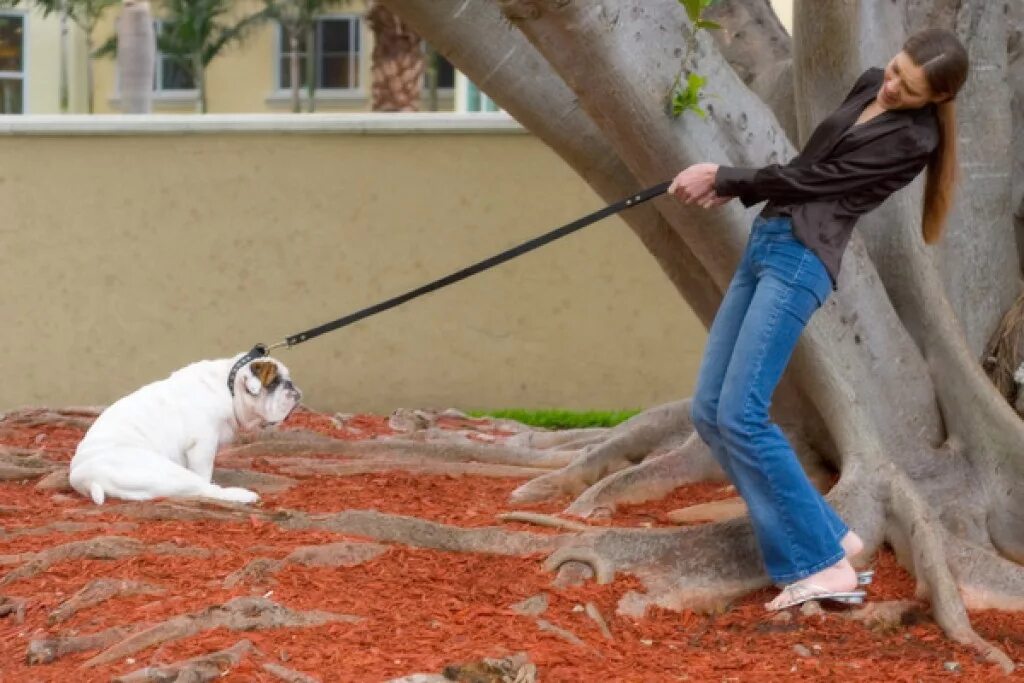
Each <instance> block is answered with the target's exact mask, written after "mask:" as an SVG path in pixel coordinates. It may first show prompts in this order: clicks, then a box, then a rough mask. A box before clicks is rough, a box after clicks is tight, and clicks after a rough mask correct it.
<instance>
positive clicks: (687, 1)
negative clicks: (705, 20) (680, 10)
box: [679, 0, 702, 22]
mask: <svg viewBox="0 0 1024 683" xmlns="http://www.w3.org/2000/svg"><path fill="white" fill-rule="evenodd" d="M679 2H680V4H682V6H683V7H684V8H686V16H688V17H689V18H690V21H694V22H696V21H698V20H699V19H700V11H701V9H702V7H701V2H702V0H679Z"/></svg>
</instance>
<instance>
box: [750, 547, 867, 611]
mask: <svg viewBox="0 0 1024 683" xmlns="http://www.w3.org/2000/svg"><path fill="white" fill-rule="evenodd" d="M858 540H859V539H858ZM862 547H863V544H862ZM857 585H858V582H857V572H855V571H854V569H853V565H851V564H850V561H849V560H847V559H846V558H843V559H841V560H839V562H836V563H835V564H834V565H832V566H831V567H826V568H825V569H822V570H821V571H820V572H817V573H816V574H811V575H810V576H806V577H804V578H802V579H800V580H799V581H797V582H795V583H792V584H790V585H788V586H786V587H785V588H783V589H782V592H781V593H779V594H778V595H777V596H775V599H774V600H772V601H771V602H769V603H766V604H765V609H768V610H773V611H774V610H780V609H785V608H786V607H790V606H792V605H794V604H799V603H801V602H806V601H807V600H814V599H816V597H820V598H830V597H831V598H832V599H836V597H837V596H840V597H839V599H841V600H844V601H853V600H856V601H857V602H859V601H861V600H863V595H864V594H863V592H862V591H857V590H856V588H857ZM858 596H859V599H857V598H858Z"/></svg>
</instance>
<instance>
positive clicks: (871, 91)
mask: <svg viewBox="0 0 1024 683" xmlns="http://www.w3.org/2000/svg"><path fill="white" fill-rule="evenodd" d="M883 75H884V72H883V71H882V69H878V68H872V69H868V70H867V71H865V72H864V73H863V74H861V76H860V78H858V79H857V82H856V83H855V84H854V86H853V90H851V91H850V94H849V95H847V96H846V99H845V100H844V101H843V103H842V104H841V105H840V106H839V108H838V109H836V110H835V111H834V112H833V113H832V114H831V115H830V116H829V117H828V118H826V119H825V120H824V121H822V122H821V124H820V125H819V126H818V127H817V128H816V129H815V130H814V132H813V133H812V134H811V138H810V140H808V141H807V145H806V147H804V150H803V151H802V152H801V153H800V154H799V155H798V156H797V157H796V158H794V159H793V160H792V161H791V162H789V163H788V164H786V165H785V166H780V165H778V164H772V165H770V166H765V167H764V168H758V169H754V168H735V167H731V166H720V167H719V169H718V175H717V176H716V177H715V192H716V193H718V194H719V195H720V196H723V197H739V199H740V201H741V202H743V205H744V206H751V205H753V204H757V203H758V202H762V201H764V200H766V199H767V200H768V204H767V206H765V208H764V210H763V211H762V213H761V215H762V216H765V217H773V216H791V217H792V219H793V234H794V236H795V237H796V238H797V239H798V240H799V241H800V242H801V243H803V244H804V245H805V246H806V247H807V248H808V249H810V250H811V251H813V252H814V253H815V254H817V255H818V257H819V258H820V259H821V260H822V262H823V263H824V264H825V267H826V269H828V272H829V275H831V277H832V286H833V287H835V286H836V280H837V278H838V276H839V265H840V262H841V261H842V258H843V252H844V251H845V250H846V245H847V243H848V242H849V241H850V235H851V233H852V232H853V226H854V224H855V223H856V222H857V218H858V217H860V216H861V215H862V214H864V213H867V212H868V211H870V210H872V209H874V208H875V207H876V206H878V205H879V204H881V203H882V202H883V201H885V199H886V198H887V197H888V196H889V195H890V194H892V193H893V192H895V191H896V190H898V189H900V188H901V187H903V186H904V185H906V184H907V183H909V182H910V181H911V180H913V179H914V178H915V177H916V176H917V174H918V173H920V172H921V170H922V169H924V167H925V166H926V165H927V163H928V160H929V158H931V155H932V153H933V152H934V151H935V148H936V147H937V146H938V143H939V129H938V119H937V118H936V113H935V106H934V105H932V104H929V105H925V106H924V107H921V108H920V109H901V110H887V111H884V112H882V113H881V114H878V115H877V116H875V117H874V118H873V119H871V120H870V121H866V122H864V123H861V124H856V121H857V118H858V117H859V116H860V115H861V113H862V112H863V111H864V109H865V107H867V106H868V104H870V102H871V101H872V100H873V99H875V96H876V95H877V94H878V89H879V87H880V86H881V84H882V79H883Z"/></svg>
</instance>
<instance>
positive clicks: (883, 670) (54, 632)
mask: <svg viewBox="0 0 1024 683" xmlns="http://www.w3.org/2000/svg"><path fill="white" fill-rule="evenodd" d="M442 426H444V425H442ZM458 426H459V425H457V424H452V425H449V427H451V428H457V427H458ZM477 426H478V427H479V426H480V425H479V424H478V425H477ZM285 428H291V429H297V428H304V429H315V430H317V431H318V432H320V433H322V434H325V435H328V436H331V437H333V438H337V439H357V438H364V439H365V438H372V437H374V436H376V435H378V434H383V433H387V432H388V427H387V419H386V418H385V417H382V416H372V415H363V416H356V417H355V418H352V419H349V420H348V421H347V422H345V423H344V428H342V427H339V426H338V424H337V423H335V422H333V421H332V420H331V418H330V416H327V415H320V414H316V413H309V412H302V413H297V414H295V415H293V416H292V417H291V418H289V421H288V422H287V423H286V425H285ZM485 432H486V429H483V430H482V433H485ZM494 433H496V434H499V435H500V432H497V431H495V432H494ZM82 434H83V431H82V429H80V428H77V427H75V426H68V425H65V426H54V425H52V424H42V425H34V426H33V425H27V426H26V425H11V424H4V423H3V422H0V444H2V445H4V446H8V447H14V448H20V449H32V450H36V451H41V452H42V454H43V455H44V456H45V458H47V459H48V460H50V461H53V462H57V463H66V462H67V461H69V460H70V458H71V455H72V454H73V452H74V448H75V445H76V444H77V442H78V440H79V439H80V438H81V436H82ZM303 457H308V458H319V459H322V460H324V461H328V460H329V461H331V462H339V461H344V457H343V456H339V455H337V454H334V455H327V454H319V455H318V454H315V453H313V454H304V456H303ZM275 463H277V464H275ZM231 464H232V463H230V462H227V463H224V462H219V465H231ZM235 464H236V465H237V464H238V463H235ZM246 464H247V466H248V468H249V469H251V470H253V471H256V472H262V473H265V474H280V470H281V465H280V462H279V461H276V460H275V461H274V462H271V461H270V460H268V459H266V458H259V457H257V458H251V459H250V460H249V461H247V463H246ZM47 471H49V470H47ZM41 473H42V474H45V472H41ZM288 476H289V477H290V478H291V479H294V480H295V482H294V485H292V486H291V487H290V488H286V489H282V490H279V491H277V492H270V493H263V495H262V500H261V502H260V503H259V504H258V505H257V506H256V511H254V514H246V513H243V514H242V515H241V516H239V515H235V516H233V517H230V518H225V519H216V518H211V519H202V518H200V519H146V518H145V517H144V516H140V515H137V514H125V513H124V508H122V509H121V511H118V510H117V506H118V501H108V502H107V504H106V505H104V506H102V507H100V508H97V507H96V506H94V505H93V504H92V502H91V501H88V500H86V499H84V498H82V497H80V496H78V495H77V494H76V493H74V492H73V491H69V490H66V489H65V490H61V489H59V488H58V489H56V490H54V489H49V490H45V489H40V488H37V484H38V482H39V481H40V479H41V475H40V476H39V477H31V478H26V479H20V480H13V481H0V574H3V575H5V576H4V578H3V579H0V615H3V616H0V681H4V682H7V681H33V682H35V681H76V682H77V681H109V680H111V679H114V678H116V677H119V676H126V675H127V674H130V673H131V672H136V671H138V670H140V669H143V668H145V667H159V666H162V665H166V664H170V663H173V662H180V661H181V660H187V659H189V658H193V657H197V656H201V655H205V654H208V653H211V652H215V651H220V650H225V649H227V648H230V647H232V646H235V645H236V644H238V643H239V642H240V641H243V640H247V641H249V644H248V645H247V644H243V645H242V646H240V648H241V650H239V651H240V652H241V653H242V654H241V655H240V656H237V657H235V661H233V662H232V663H227V664H225V663H223V662H222V663H221V664H219V665H217V666H216V667H215V670H216V671H217V672H222V674H221V675H219V676H218V678H220V679H221V680H225V681H278V680H296V681H297V680H309V679H302V678H301V677H298V676H297V675H293V674H295V672H299V673H302V674H305V675H307V676H309V677H312V679H314V680H321V681H325V682H326V681H339V682H341V681H359V682H369V683H379V682H383V681H387V680H390V679H393V678H398V677H401V676H407V675H410V674H414V673H433V674H439V673H440V672H441V671H442V669H443V668H444V667H445V666H446V665H450V664H457V663H466V662H472V661H476V660H480V659H481V658H484V657H488V658H501V657H505V656H508V655H512V654H514V653H520V652H522V653H525V654H526V656H527V657H528V659H529V661H530V662H532V663H533V664H534V665H535V666H536V670H537V680H540V681H544V682H545V683H547V682H562V681H566V682H575V681H645V682H646V681H774V680H787V681H801V680H843V681H878V680H886V681H933V680H935V681H937V680H954V679H959V680H964V681H987V680H1024V614H1022V613H1014V612H999V611H984V612H976V613H972V619H973V622H974V624H975V626H976V628H977V630H978V632H979V634H980V635H981V636H982V637H984V638H986V639H988V640H990V641H992V642H994V643H995V644H997V645H999V646H1001V647H1002V648H1004V651H1005V652H1006V653H1007V654H1008V655H1009V656H1010V657H1011V658H1012V659H1013V660H1014V661H1015V662H1018V667H1020V668H1018V670H1017V672H1016V673H1015V674H1012V675H1011V676H1009V677H1007V676H1005V675H1004V674H1003V673H1002V672H1001V671H999V670H998V669H997V668H996V667H994V666H992V665H989V664H986V663H984V662H982V661H980V660H979V659H978V658H977V657H976V656H975V654H974V653H973V652H971V651H969V650H967V649H966V648H963V647H960V646H958V645H955V644H953V643H951V642H950V641H949V640H948V639H946V637H945V636H944V635H943V634H942V633H941V632H940V631H939V629H938V628H937V627H936V626H935V624H934V622H933V621H932V620H931V618H930V616H929V614H928V608H927V605H925V604H919V605H917V606H915V607H912V608H910V609H904V610H902V617H901V618H900V619H899V620H898V621H897V622H896V623H891V622H886V623H870V622H861V621H856V620H852V619H849V618H847V616H846V615H847V612H837V611H832V610H828V611H825V612H823V613H814V610H805V611H804V612H801V611H800V610H798V609H794V610H791V611H790V612H789V613H788V616H782V617H779V616H773V615H770V614H766V613H765V612H764V610H763V608H762V604H763V603H764V601H765V600H766V599H768V598H770V597H771V594H772V591H770V590H767V589H766V590H764V591H759V592H757V593H755V594H751V595H749V596H747V597H745V598H743V599H742V600H739V601H737V602H735V603H734V604H732V605H730V606H729V607H728V608H727V609H726V610H724V611H723V612H721V613H718V614H698V613H693V612H683V613H677V612H670V611H666V610H658V609H652V610H648V612H647V614H646V615H645V616H644V617H643V618H639V619H637V618H633V617H626V616H620V615H617V614H616V605H617V603H618V601H619V599H620V598H621V597H622V596H623V594H624V593H626V592H628V591H633V590H642V586H641V584H640V582H639V581H638V580H636V579H635V578H633V577H630V576H623V575H619V576H617V577H616V579H615V581H613V582H612V583H610V584H608V585H603V586H600V585H596V584H595V583H594V582H592V581H590V582H587V583H586V584H584V585H582V586H576V587H556V586H553V585H552V579H553V575H552V574H550V573H548V572H546V571H545V570H544V569H543V568H542V566H541V561H542V560H543V554H537V555H536V556H530V557H515V556H505V555H496V554H490V555H485V554H465V553H455V552H442V551H439V550H432V549H425V548H417V547H409V546H405V545H400V544H395V543H386V542H382V541H379V540H375V539H367V538H365V537H363V538H361V537H359V536H354V535H345V534H340V533H333V532H330V531H325V530H323V529H295V528H285V526H284V525H282V524H280V523H278V521H277V520H278V519H279V518H278V517H273V516H268V515H264V514H255V512H258V511H263V512H270V511H280V510H292V511H304V512H307V513H336V512H341V511H345V510H377V511H379V512H381V513H389V514H395V515H408V516H414V517H418V518H421V519H425V520H431V521H434V522H441V523H444V524H450V525H456V526H460V527H488V526H501V527H502V528H504V529H515V530H520V531H528V532H531V533H533V534H537V535H541V534H554V533H558V532H557V531H556V530H553V529H548V528H542V527H537V526H531V525H527V524H521V523H513V524H503V523H501V522H499V521H497V520H496V515H497V514H499V513H501V512H506V511H508V510H510V509H511V508H510V506H509V504H508V503H507V499H508V494H509V493H510V492H511V491H512V490H513V489H514V488H515V487H516V486H518V485H519V484H520V483H522V480H521V479H512V478H488V477H481V476H450V475H436V474H435V475H424V474H416V475H414V474H409V473H405V472H401V471H386V472H373V473H363V474H356V475H350V476H340V475H338V474H324V473H312V474H308V475H297V474H294V473H289V474H288ZM732 495H734V494H733V493H732V492H731V491H729V490H728V488H727V487H723V486H722V485H721V484H708V485H694V486H688V487H683V488H680V489H678V490H676V491H675V492H674V493H673V495H671V496H670V497H669V498H666V499H665V500H662V501H658V502H656V503H650V504H643V505H636V506H631V507H628V508H626V509H622V510H619V511H618V512H617V513H616V514H615V516H614V517H613V518H611V519H608V520H601V521H600V522H594V523H595V524H602V525H615V526H669V525H671V524H672V523H671V522H670V521H669V520H668V518H667V516H666V514H667V513H668V512H669V511H671V510H675V509H678V508H683V507H686V506H688V505H692V504H695V503H700V502H706V501H711V500H716V499H722V498H726V497H730V496H732ZM567 503H568V501H567V500H562V501H555V502H552V503H546V504H543V505H532V506H528V509H530V510H534V511H541V512H548V513H558V512H560V511H561V510H562V509H563V508H564V507H565V505H566V504H567ZM97 512H98V513H99V514H92V513H97ZM280 519H284V517H280ZM101 536H107V537H117V538H118V539H121V540H116V541H110V543H113V544H114V545H113V546H112V547H113V548H114V550H110V549H107V550H101V551H96V550H95V548H94V549H93V550H92V551H88V552H85V551H81V552H77V551H74V550H73V548H79V547H82V545H81V544H79V545H78V546H66V544H69V543H73V542H76V541H87V540H89V539H94V538H96V537H101ZM345 542H351V545H349V546H345V552H346V553H348V554H347V555H345V557H347V558H348V559H347V560H346V561H343V562H341V563H340V564H339V563H338V562H337V561H335V562H334V566H331V563H317V562H308V563H304V562H301V561H282V562H277V563H275V562H274V561H275V560H283V559H284V558H286V557H288V556H289V554H290V553H293V551H296V549H299V548H306V547H309V546H322V545H324V544H339V543H345ZM381 543H383V545H379V544H381ZM54 548H64V549H65V550H67V552H63V554H61V555H53V554H52V552H51V554H49V555H47V554H41V553H45V551H52V549H54ZM68 548H71V550H68ZM353 549H354V550H353ZM292 557H293V558H294V557H295V555H292ZM257 558H265V559H263V560H261V562H262V564H259V565H255V568H253V567H252V566H251V567H250V569H251V571H249V572H248V573H246V574H244V575H239V574H235V572H237V571H238V570H240V569H242V568H243V567H246V566H247V565H249V563H250V562H251V561H253V560H256V559H257ZM874 566H875V569H876V577H875V582H874V583H873V584H872V585H871V586H870V587H869V588H870V592H869V597H870V600H871V601H872V602H873V603H880V602H885V601H896V600H914V582H913V580H912V578H911V577H910V576H909V575H908V574H907V572H906V571H904V570H903V569H902V568H901V567H900V566H899V565H898V564H897V563H896V561H895V559H894V557H893V556H892V554H891V553H889V552H888V551H883V552H882V553H880V554H879V556H878V557H877V558H876V561H875V563H874ZM98 579H107V580H110V581H109V582H108V584H107V585H111V584H113V583H115V582H120V583H119V584H118V585H120V586H121V587H122V588H124V587H130V588H127V589H125V590H121V591H120V592H115V593H113V594H111V595H99V597H96V598H94V599H82V598H83V596H78V597H77V598H76V599H75V600H74V601H72V603H71V605H70V606H68V605H66V603H67V602H68V601H69V599H71V598H72V597H73V596H75V595H76V593H78V592H79V591H81V590H82V589H83V588H85V587H86V586H89V585H90V584H91V582H94V581H96V580H98ZM132 582H138V583H132ZM94 587H95V585H94ZM541 594H543V595H545V596H546V598H547V606H546V608H544V609H543V612H542V613H539V614H536V613H535V614H528V613H524V610H522V609H517V608H514V607H513V606H514V605H517V604H518V603H521V602H522V601H524V600H526V599H528V598H531V597H534V596H538V595H541ZM249 597H253V598H258V599H260V600H263V603H261V604H267V603H268V602H272V603H274V604H276V605H277V606H278V607H276V608H274V609H281V610H283V611H284V612H287V613H288V614H290V615H293V616H294V615H300V616H299V617H296V618H299V619H300V620H301V618H303V617H302V616H301V615H306V616H307V617H308V616H309V615H310V614H316V613H317V611H320V613H321V614H322V613H323V612H327V613H331V614H333V615H335V616H334V617H330V618H328V620H327V621H325V622H324V623H319V624H317V623H305V624H303V623H299V624H297V625H287V624H286V625H283V626H276V627H269V628H250V629H248V630H233V629H232V628H230V627H229V626H230V625H231V624H228V625H224V624H221V625H218V624H217V623H216V619H215V618H214V617H216V616H217V614H220V613H219V612H217V611H216V610H212V611H211V608H214V607H215V606H220V605H224V604H225V603H228V601H230V600H232V599H233V598H249ZM588 603H592V605H593V606H595V607H596V608H597V612H599V614H600V616H601V617H603V619H604V620H605V621H606V623H607V626H608V630H609V632H610V633H609V634H607V635H605V634H603V633H602V629H601V628H600V627H599V625H598V621H597V620H595V619H594V618H592V617H591V616H589V615H588V613H587V610H585V609H584V606H585V605H587V604H588ZM5 605H6V606H7V608H6V609H5V608H4V607H5ZM71 607H77V609H71ZM249 609H250V613H249V616H253V614H255V612H253V610H254V609H255V608H249ZM243 611H244V610H243ZM805 612H806V613H805ZM187 614H192V615H206V616H205V617H199V618H197V619H195V620H191V621H188V620H187V619H186V621H188V623H189V624H192V625H193V627H192V628H182V623H183V622H182V620H181V619H179V620H178V621H176V622H174V624H173V626H174V628H171V627H167V628H168V630H167V633H169V634H171V635H167V634H165V635H167V637H166V638H165V639H164V640H163V641H162V642H159V643H157V644H153V645H149V646H146V644H145V641H144V639H143V640H138V639H136V640H135V641H133V642H134V643H135V644H136V647H134V648H127V649H122V650H121V651H120V655H119V654H118V652H119V651H113V652H112V653H111V654H110V656H109V657H107V658H106V659H104V658H103V657H101V658H100V659H101V662H100V663H92V662H90V664H89V665H87V664H86V663H87V662H88V661H89V660H90V659H91V658H93V657H95V656H97V655H99V654H100V653H102V652H104V651H108V648H112V646H113V645H114V644H116V643H118V642H121V641H124V640H125V639H126V638H129V636H130V635H131V634H132V633H133V631H132V630H131V629H136V631H137V630H138V625H140V624H146V625H154V624H159V623H161V622H164V621H165V620H168V619H171V618H173V617H179V616H180V615H187ZM275 614H276V612H275ZM211 615H213V616H212V617H211ZM339 615H341V616H339ZM243 616H244V615H243ZM342 617H344V618H342ZM204 619H206V621H204ZM211 619H212V621H211ZM314 621H315V619H314ZM112 627H124V628H125V630H124V632H122V633H119V634H118V636H117V637H116V638H112V639H108V640H106V641H104V642H103V643H99V644H97V643H98V641H97V642H96V643H93V647H91V648H88V649H85V650H84V651H81V652H77V653H69V654H66V655H64V656H61V657H59V658H57V659H56V661H52V662H50V663H37V664H30V663H29V662H28V659H29V658H28V652H29V647H30V642H32V641H36V643H37V646H38V645H39V643H40V642H44V641H45V639H47V638H50V639H52V638H59V637H63V638H67V637H71V636H82V635H87V634H95V633H100V632H104V631H105V630H107V629H111V628H112ZM110 633H111V632H110V631H107V634H108V635H109V634H110ZM51 642H52V641H51ZM122 645H124V643H123V642H122ZM250 645H251V646H250ZM118 647H121V646H118ZM268 665H271V666H270V668H269V669H268V668H267V667H268ZM273 665H276V666H278V667H283V668H284V669H287V670H290V671H291V672H293V673H292V674H289V673H287V672H285V671H284V670H283V669H274V671H277V672H279V673H274V671H272V670H271V669H273ZM160 675H164V676H165V677H162V678H161V677H159V676H160ZM289 676H292V677H291V678H288V677H289ZM124 680H185V678H184V677H182V678H178V679H176V678H174V677H166V674H159V673H158V672H152V673H151V675H150V674H137V675H136V676H135V677H134V678H131V677H127V678H125V679H124ZM187 680H207V679H206V678H188V679H187ZM463 680H471V679H469V678H464V679H463ZM477 680H492V679H484V678H481V679H477ZM493 680H500V679H493Z"/></svg>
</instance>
